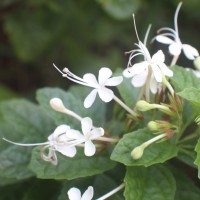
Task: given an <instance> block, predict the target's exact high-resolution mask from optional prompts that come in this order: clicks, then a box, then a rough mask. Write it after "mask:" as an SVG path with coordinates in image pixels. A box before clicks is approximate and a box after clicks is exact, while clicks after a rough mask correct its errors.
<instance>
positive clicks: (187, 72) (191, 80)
mask: <svg viewBox="0 0 200 200" xmlns="http://www.w3.org/2000/svg"><path fill="white" fill-rule="evenodd" d="M171 69H172V70H173V72H174V75H173V77H171V78H170V80H171V82H172V84H173V86H174V87H175V91H176V92H180V91H182V90H184V89H185V88H189V87H194V88H200V79H199V78H197V77H196V76H195V75H194V72H192V70H191V69H185V68H183V67H179V66H173V67H172V68H171Z"/></svg>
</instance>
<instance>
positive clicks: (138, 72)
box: [123, 16, 173, 93]
mask: <svg viewBox="0 0 200 200" xmlns="http://www.w3.org/2000/svg"><path fill="white" fill-rule="evenodd" d="M133 20H134V26H135V32H136V36H137V38H138V44H137V43H136V44H135V45H136V46H137V47H138V49H135V50H132V51H130V57H129V61H128V68H127V69H125V70H124V72H123V75H124V76H125V77H127V78H131V77H132V81H131V82H132V85H133V86H135V87H142V86H144V85H145V86H146V90H149V89H150V90H151V92H152V93H156V92H157V91H158V89H159V88H160V83H161V82H162V80H163V76H168V77H172V76H173V72H172V71H171V70H170V69H169V68H168V67H167V66H166V65H165V63H164V61H165V56H164V54H163V52H162V51H161V50H159V51H157V52H156V53H155V54H154V55H153V56H152V57H151V55H150V53H149V51H148V49H147V47H146V40H147V36H148V33H149V30H150V27H149V28H148V30H147V33H146V36H145V40H144V43H142V42H141V41H140V40H139V37H138V34H137V29H136V24H135V18H134V16H133ZM138 55H142V56H143V57H144V61H142V62H140V63H136V64H132V59H133V58H135V57H136V56H138Z"/></svg>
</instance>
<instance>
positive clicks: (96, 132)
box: [90, 127, 104, 139]
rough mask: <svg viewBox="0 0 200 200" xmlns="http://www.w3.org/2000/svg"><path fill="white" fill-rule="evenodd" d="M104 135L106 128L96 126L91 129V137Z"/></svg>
mask: <svg viewBox="0 0 200 200" xmlns="http://www.w3.org/2000/svg"><path fill="white" fill-rule="evenodd" d="M103 135H104V129H103V128H101V127H99V128H94V129H93V130H92V131H91V137H90V139H96V138H99V137H101V136H103Z"/></svg>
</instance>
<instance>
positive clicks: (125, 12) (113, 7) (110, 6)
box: [97, 0, 140, 19]
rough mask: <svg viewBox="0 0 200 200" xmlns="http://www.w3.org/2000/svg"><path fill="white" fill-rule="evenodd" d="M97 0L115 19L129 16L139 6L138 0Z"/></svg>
mask: <svg viewBox="0 0 200 200" xmlns="http://www.w3.org/2000/svg"><path fill="white" fill-rule="evenodd" d="M97 2H98V3H100V5H101V6H102V8H103V9H104V10H105V11H106V12H107V13H108V14H110V15H111V16H112V17H114V18H117V19H126V18H128V17H131V16H132V14H133V13H135V12H136V10H137V9H138V8H139V6H140V1H139V0H134V1H133V0H123V1H121V0H109V1H106V0H97Z"/></svg>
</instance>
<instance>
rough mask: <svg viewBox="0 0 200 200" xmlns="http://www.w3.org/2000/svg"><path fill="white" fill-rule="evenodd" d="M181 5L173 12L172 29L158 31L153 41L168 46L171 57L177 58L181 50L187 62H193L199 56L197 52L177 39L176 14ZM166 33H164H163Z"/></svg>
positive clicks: (166, 28)
mask: <svg viewBox="0 0 200 200" xmlns="http://www.w3.org/2000/svg"><path fill="white" fill-rule="evenodd" d="M181 5H182V2H181V3H179V4H178V7H177V9H176V12H175V16H174V29H172V28H168V27H164V28H161V29H159V30H158V33H160V34H159V35H157V36H156V37H155V39H156V40H157V41H158V42H160V43H163V44H167V45H169V52H170V54H172V55H173V56H179V55H180V53H181V51H182V50H183V53H184V54H185V56H186V57H187V58H188V59H189V60H194V59H195V58H196V57H197V56H199V52H198V51H197V49H195V48H194V47H192V46H191V45H189V44H183V43H182V42H181V40H180V37H179V31H178V23H177V19H178V13H179V10H180V7H181ZM163 31H166V32H163Z"/></svg>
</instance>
